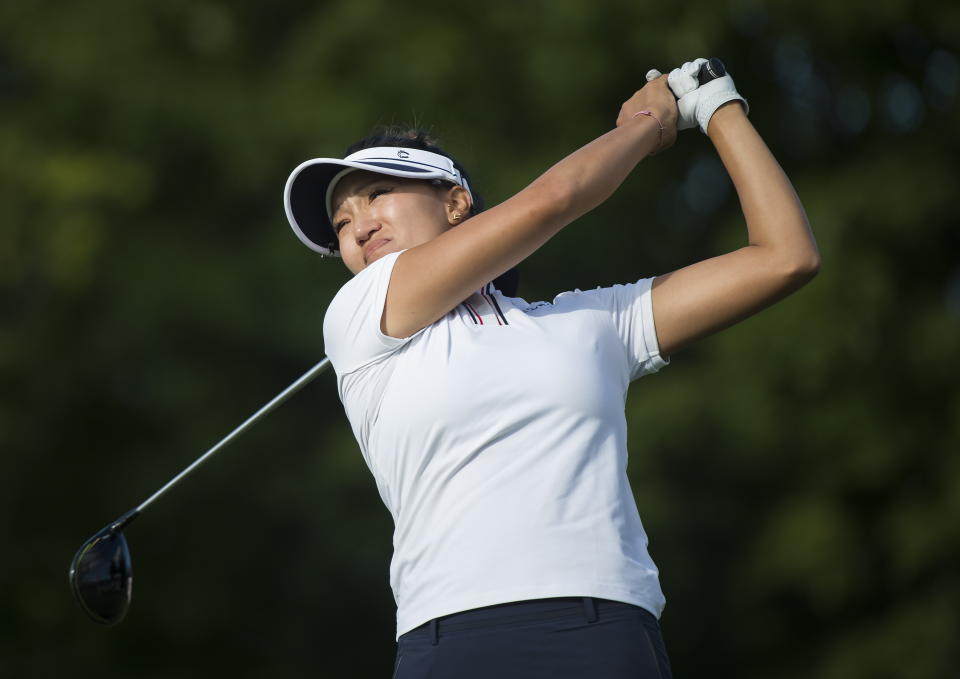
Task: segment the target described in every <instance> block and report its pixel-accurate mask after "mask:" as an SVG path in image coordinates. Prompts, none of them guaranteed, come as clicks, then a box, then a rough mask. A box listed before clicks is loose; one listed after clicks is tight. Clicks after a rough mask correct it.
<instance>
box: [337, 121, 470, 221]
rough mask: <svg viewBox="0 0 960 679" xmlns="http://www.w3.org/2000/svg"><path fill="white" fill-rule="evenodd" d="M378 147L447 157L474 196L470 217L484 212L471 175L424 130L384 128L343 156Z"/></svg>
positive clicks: (442, 182)
mask: <svg viewBox="0 0 960 679" xmlns="http://www.w3.org/2000/svg"><path fill="white" fill-rule="evenodd" d="M377 146H401V147H405V148H408V149H420V150H421V151H430V152H431V153H439V154H440V155H441V156H446V157H447V158H449V159H450V160H452V161H453V165H454V167H456V168H457V170H459V171H460V175H461V176H462V177H463V178H464V179H465V180H466V181H467V184H469V185H470V193H472V194H473V205H471V206H470V215H471V216H473V215H475V214H479V213H480V212H482V211H483V207H484V206H483V198H482V197H481V196H480V194H479V193H477V189H476V187H474V185H473V179H471V178H470V174H469V173H468V172H467V171H466V169H465V168H464V167H463V165H461V164H460V163H458V162H457V159H456V158H454V157H453V156H451V155H450V154H449V153H447V152H446V151H444V150H443V149H442V148H440V146H439V144H438V143H437V140H436V139H434V138H433V137H431V136H430V135H429V134H428V133H427V132H425V131H423V130H417V129H406V128H399V127H386V128H382V129H380V130H378V131H377V132H374V133H373V134H371V135H370V136H368V137H364V138H363V139H361V140H360V141H358V142H355V143H353V144H350V146H349V147H347V150H346V151H345V152H344V154H343V155H344V157H346V156H349V155H350V154H351V153H356V152H357V151H362V150H363V149H370V148H375V147H377ZM436 181H437V182H438V184H450V182H444V181H441V180H436Z"/></svg>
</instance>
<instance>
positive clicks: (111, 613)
mask: <svg viewBox="0 0 960 679" xmlns="http://www.w3.org/2000/svg"><path fill="white" fill-rule="evenodd" d="M329 365H330V359H329V358H324V359H323V360H322V361H320V362H319V363H317V364H316V365H315V366H313V367H312V368H310V370H308V371H307V372H305V373H304V374H303V375H301V376H300V377H299V378H298V379H297V380H296V381H295V382H294V383H293V384H291V385H290V386H289V387H287V388H286V389H284V390H283V391H282V392H280V393H279V394H277V395H276V396H275V397H274V398H273V400H272V401H270V402H269V403H267V404H266V405H265V406H263V407H262V408H260V410H258V411H257V412H255V413H254V414H253V415H251V416H250V417H249V418H247V420H246V421H245V422H244V423H243V424H241V425H240V426H239V427H237V428H236V429H234V430H233V431H232V432H230V433H229V434H227V435H226V436H225V437H224V438H223V439H221V441H220V442H219V443H217V444H216V445H215V446H213V447H212V448H211V449H210V450H208V451H207V452H205V453H204V454H203V455H201V456H200V457H198V458H197V459H196V460H194V461H193V463H192V464H191V465H190V466H188V467H187V468H186V469H184V470H183V471H182V472H180V473H179V474H177V475H176V476H175V477H173V478H172V479H171V480H170V481H169V482H168V483H167V484H166V485H165V486H163V488H161V489H160V490H158V491H157V492H156V493H154V494H153V495H151V496H150V497H149V498H147V499H146V500H144V501H143V502H142V503H141V504H140V505H139V506H137V507H136V508H134V509H131V510H130V511H129V512H127V513H126V514H124V515H123V516H121V517H120V518H119V519H117V520H116V521H113V522H111V523H109V524H107V525H106V526H104V527H103V528H102V529H100V531H98V532H97V533H96V534H95V535H94V536H93V537H91V538H90V539H89V540H87V541H86V542H84V543H83V545H82V546H81V547H80V549H78V550H77V553H76V554H75V555H74V557H73V561H72V562H71V564H70V588H71V589H72V590H73V594H74V596H75V597H76V599H77V602H78V603H79V604H80V608H82V609H83V611H84V612H85V613H86V614H87V615H88V616H89V617H90V619H91V620H93V621H94V622H98V623H100V624H103V625H113V624H115V623H118V622H120V621H121V620H122V619H123V616H124V615H126V613H127V609H128V608H129V607H130V597H131V595H132V593H133V571H132V566H131V563H130V549H129V548H128V547H127V540H126V538H125V537H124V536H123V529H124V528H125V527H126V526H128V525H129V524H130V522H132V521H133V520H134V519H135V518H137V517H138V516H139V515H140V514H141V513H142V512H143V510H144V509H146V508H147V507H148V506H150V505H151V504H152V503H153V502H155V501H156V500H158V499H159V498H160V496H162V495H163V494H164V493H166V492H167V491H168V490H170V489H171V488H172V487H173V486H175V485H176V484H177V483H179V482H180V480H181V479H183V478H184V477H186V476H187V475H188V474H190V473H191V472H193V471H194V470H195V469H196V468H197V467H199V466H200V465H201V464H203V463H204V462H205V461H206V460H207V459H209V458H210V457H211V456H212V455H213V454H214V453H216V452H217V451H218V450H220V449H221V448H223V447H224V446H225V445H227V444H228V443H230V441H232V440H233V439H235V438H236V437H238V436H239V435H240V434H242V433H243V432H244V431H246V430H247V428H248V427H250V426H251V425H253V423H255V422H257V421H258V420H260V418H262V417H263V416H264V415H266V414H267V413H269V412H271V411H272V410H273V409H274V408H276V407H277V406H279V405H280V404H281V403H283V402H284V401H286V400H287V399H288V398H290V397H291V396H293V394H295V393H296V392H298V391H299V390H300V389H301V388H302V387H304V386H305V385H307V384H308V383H309V382H311V381H312V380H313V378H315V377H316V376H317V375H319V374H320V373H321V372H323V371H324V369H326V368H327V367H328V366H329Z"/></svg>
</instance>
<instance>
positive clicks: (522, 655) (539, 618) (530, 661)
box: [393, 597, 671, 679]
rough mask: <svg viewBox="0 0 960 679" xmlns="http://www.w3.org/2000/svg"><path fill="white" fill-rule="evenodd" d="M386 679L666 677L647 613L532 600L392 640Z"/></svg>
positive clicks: (663, 654)
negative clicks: (392, 663) (391, 663)
mask: <svg viewBox="0 0 960 679" xmlns="http://www.w3.org/2000/svg"><path fill="white" fill-rule="evenodd" d="M393 676H394V679H481V678H482V679H514V678H517V679H520V678H521V677H522V678H523V679H540V678H541V677H542V678H543V679H567V678H569V679H574V678H576V679H628V678H629V679H670V677H671V674H670V661H669V659H668V658H667V651H666V649H665V648H664V644H663V637H662V635H661V634H660V625H659V623H658V622H657V619H656V617H654V615H653V614H651V613H650V612H649V611H646V610H644V609H643V608H640V607H639V606H633V605H631V604H625V603H620V602H618V601H608V600H606V599H594V598H589V597H588V598H578V597H577V598H573V597H571V598H560V599H534V600H530V601H519V602H516V603H509V604H500V605H497V606H488V607H486V608H477V609H474V610H470V611H464V612H462V613H455V614H453V615H448V616H444V617H442V618H438V619H436V620H431V621H430V622H428V623H425V624H423V625H421V626H420V627H417V628H416V629H413V630H411V631H409V632H407V633H406V634H404V635H403V636H401V637H400V639H399V640H398V642H397V659H396V664H395V668H394V672H393Z"/></svg>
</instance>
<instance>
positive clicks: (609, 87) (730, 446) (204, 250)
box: [0, 0, 960, 679]
mask: <svg viewBox="0 0 960 679" xmlns="http://www.w3.org/2000/svg"><path fill="white" fill-rule="evenodd" d="M699 55H717V56H720V57H722V58H723V59H724V60H725V61H726V63H727V65H728V67H729V68H730V70H731V72H732V73H733V74H734V76H735V78H736V81H737V84H738V86H739V88H740V90H741V91H742V92H743V93H744V94H745V95H746V96H747V98H748V99H749V100H750V103H751V107H752V111H751V118H752V120H753V122H754V124H755V125H756V127H757V128H758V129H759V130H760V131H761V133H762V134H763V135H764V137H765V138H766V140H767V141H768V144H769V145H770V146H771V148H772V149H773V150H774V152H775V154H776V155H777V156H778V158H779V159H780V160H781V163H782V164H783V165H784V167H785V169H786V170H787V172H788V174H789V175H790V176H791V178H792V179H793V180H794V183H795V185H796V186H797V189H798V192H799V194H800V196H801V198H802V199H803V201H804V204H805V206H806V208H807V210H808V213H809V215H810V220H811V222H812V224H813V226H814V230H815V232H816V234H817V238H818V240H819V243H820V246H821V249H822V253H823V262H824V264H823V270H822V273H821V274H820V276H819V277H818V278H817V279H816V280H815V281H814V283H812V284H811V285H810V286H809V287H807V288H805V289H804V290H802V291H801V292H800V293H798V294H796V295H795V296H793V297H791V298H790V299H788V300H786V301H784V302H783V303H781V304H779V305H777V306H776V307H774V308H772V309H771V310H769V311H767V312H765V313H763V314H761V315H760V316H758V317H756V318H754V319H751V320H749V321H747V322H745V323H743V324H741V325H739V326H737V327H736V328H733V329H731V330H729V331H726V332H724V333H722V334H720V335H718V336H717V337H715V338H712V339H709V340H706V341H703V342H701V343H700V344H699V345H698V346H696V347H694V348H692V349H690V350H688V351H687V352H685V353H683V354H681V355H679V356H676V357H675V358H674V361H673V365H672V366H671V367H670V368H668V369H667V370H665V371H664V372H663V373H661V374H660V375H657V376H655V377H650V378H647V379H644V380H641V381H640V382H638V383H636V384H635V385H634V386H633V388H632V392H631V398H630V400H629V402H628V404H627V412H628V417H629V418H630V431H631V441H630V444H631V467H630V474H631V477H632V480H633V483H634V489H635V492H636V496H637V501H638V504H639V506H640V510H641V515H642V516H643V517H644V521H645V524H646V527H647V530H648V532H649V533H650V536H651V550H652V553H653V556H654V558H655V559H656V560H657V562H658V564H659V565H660V566H661V569H662V580H663V586H664V589H665V591H666V594H667V599H668V605H667V609H666V612H665V614H664V617H663V621H662V622H663V627H664V632H665V636H666V640H667V645H668V649H669V651H670V653H671V656H672V660H673V664H674V669H675V673H676V675H677V676H678V677H684V676H737V677H742V678H747V677H770V676H778V677H811V676H816V677H824V678H833V677H836V678H843V679H856V678H860V677H862V678H883V677H891V678H894V677H910V678H911V679H923V678H927V677H930V678H935V677H936V678H939V677H955V676H957V672H958V671H960V670H958V668H960V651H958V649H960V645H958V643H957V640H958V639H960V569H958V568H957V564H958V563H960V456H958V453H960V386H958V385H960V232H958V229H957V225H958V221H960V220H958V208H957V201H956V197H955V194H956V190H957V189H956V187H957V186H960V166H958V163H957V158H958V152H960V115H958V109H960V93H958V88H960V56H958V55H960V4H957V3H956V2H952V1H951V0H929V1H927V2H924V3H920V4H915V3H911V2H907V1H906V0H884V1H883V2H872V3H864V2H854V3H842V2H813V3H811V2H799V1H797V0H780V1H778V2H771V3H762V2H759V0H736V1H735V2H729V3H717V2H706V1H704V0H692V1H691V2H687V3H683V4H682V5H674V6H670V7H666V8H665V7H664V6H663V5H656V6H654V5H652V4H650V3H637V2H585V1H577V0H551V1H550V2H546V1H545V0H537V1H529V2H496V1H495V2H490V3H460V4H450V3H440V2H428V1H414V2H408V3H391V2H386V1H384V0H329V1H326V2H320V3H305V2H293V1H291V0H278V1H277V2H273V3H263V2H252V1H251V0H246V1H238V2H233V3H216V2H188V1H186V0H165V1H164V2H159V1H157V0H145V1H143V2H136V3H131V2H120V1H119V0H99V1H98V2H92V1H90V0H75V1H73V2H69V3H67V2H60V3H52V2H41V1H40V0H11V1H10V2H6V3H3V4H0V294H2V306H0V310H2V311H0V313H2V318H3V322H2V323H0V380H2V387H3V388H2V392H0V446H2V447H0V478H2V479H3V480H4V492H3V493H2V494H0V510H2V516H3V517H4V519H5V521H6V525H5V526H4V533H5V534H6V535H7V542H6V547H5V549H4V551H3V559H2V560H0V675H2V676H4V677H61V676H72V677H147V678H149V677H157V678H160V677H170V678H173V677H178V678H179V677H200V676H210V675H213V676H233V677H261V676H270V677H276V676H303V675H306V674H308V673H315V671H316V668H318V667H320V668H322V670H321V672H322V673H323V674H325V675H329V676H357V677H365V676H370V677H376V676H381V677H382V676H387V673H388V672H389V671H390V668H391V666H392V658H393V643H392V642H393V630H394V621H393V601H392V597H391V595H390V591H389V587H388V582H387V566H388V561H389V557H390V549H391V523H390V518H389V515H388V513H387V512H386V510H385V509H384V508H383V507H382V505H381V504H380V500H379V497H378V496H377V493H376V489H375V487H374V484H373V483H372V481H371V480H370V478H369V476H368V473H367V471H366V468H365V467H364V465H363V462H362V459H361V457H360V456H359V455H358V454H357V452H358V451H357V449H356V444H355V443H354V441H353V439H352V437H351V434H350V431H349V428H348V426H347V423H346V421H345V418H344V417H343V413H342V409H341V407H340V405H339V402H338V400H337V396H336V390H335V387H334V380H333V377H332V375H326V376H323V377H321V378H320V379H319V380H318V382H317V383H316V384H314V385H312V386H311V387H310V388H309V389H307V390H305V391H304V392H302V393H301V394H300V395H298V396H297V397H296V398H295V399H294V400H292V401H291V402H290V403H289V404H287V405H285V406H284V407H283V408H282V409H281V410H279V411H278V412H276V413H275V414H273V415H271V416H270V418H268V419H267V420H265V421H264V422H263V423H261V424H259V425H258V426H257V428H256V429H255V430H253V431H252V432H251V433H249V434H246V435H244V437H243V439H242V440H240V441H238V442H237V443H235V444H234V445H233V446H232V450H230V451H229V452H226V453H223V454H222V455H221V458H220V459H218V460H217V461H216V462H215V463H213V464H212V465H211V466H210V467H207V468H205V469H203V470H202V471H200V472H198V473H197V474H196V475H195V476H194V477H192V478H191V480H190V481H189V483H185V484H184V485H183V486H181V487H179V488H177V490H176V491H174V492H173V493H172V494H171V495H170V496H168V498H167V499H164V501H163V502H161V503H158V504H157V505H156V506H155V507H154V508H151V510H150V512H149V515H148V516H146V517H145V518H142V519H140V520H139V521H138V522H137V523H136V524H135V525H133V526H131V528H130V529H129V530H128V531H127V535H128V539H129V540H130V543H131V549H132V553H133V559H134V565H135V572H136V578H135V582H136V588H135V589H136V592H135V596H134V605H133V607H132V609H131V612H130V614H129V616H128V618H127V620H125V621H124V622H123V624H121V625H120V626H118V627H115V628H108V629H104V628H99V627H96V626H94V625H92V624H91V623H89V622H87V621H86V620H85V619H84V618H83V617H82V615H81V613H80V611H79V610H78V609H77V608H76V607H75V606H74V604H73V602H72V601H71V599H70V594H69V591H68V588H67V586H66V585H67V583H66V570H67V566H68V564H69V560H70V557H71V556H72V554H73V551H74V550H75V549H76V548H77V547H79V545H80V543H81V542H82V541H83V539H85V538H86V537H87V536H88V535H90V534H92V533H93V532H94V531H95V530H96V529H98V528H99V527H100V526H101V525H103V524H105V523H107V522H108V521H110V520H112V519H113V518H115V517H117V516H119V515H120V514H121V513H122V512H123V511H125V510H126V509H128V508H130V507H132V506H135V505H136V503H138V502H140V501H142V500H143V499H144V498H146V497H147V496H148V495H149V494H151V493H152V492H153V491H154V490H156V489H157V488H159V487H160V485H162V484H163V483H164V482H165V481H166V480H167V479H168V478H170V477H172V476H173V475H174V474H175V473H176V472H177V471H178V470H179V469H181V468H182V467H183V466H185V465H186V464H188V463H189V462H190V461H192V460H193V459H194V458H195V457H197V456H198V455H199V454H200V453H202V452H203V450H204V449H206V447H207V446H208V445H211V444H212V443H214V442H215V441H217V440H218V439H219V438H220V437H221V436H222V435H224V434H225V433H226V432H228V431H229V430H230V429H232V428H233V427H234V426H235V425H236V424H237V423H239V422H240V421H242V420H243V419H244V418H245V417H246V416H247V415H248V414H249V413H251V412H253V411H254V410H255V409H256V408H258V407H259V406H260V405H261V404H262V403H264V402H266V401H267V400H268V399H269V398H270V397H272V395H273V394H275V393H277V392H279V391H280V390H281V389H282V388H283V387H285V386H286V385H287V384H288V383H290V382H291V381H293V379H295V378H296V376H297V375H299V374H300V373H301V372H302V371H304V370H306V369H307V368H308V367H309V366H310V365H312V364H313V363H314V362H315V361H316V360H318V359H319V357H320V356H321V355H322V353H323V347H322V339H321V331H320V321H321V318H322V315H323V312H324V309H325V307H326V304H327V302H328V301H329V300H330V299H331V298H332V296H333V295H334V293H335V292H336V290H337V288H338V287H339V286H340V285H341V284H342V283H343V282H344V281H345V280H346V279H347V273H346V271H345V269H343V267H342V266H340V265H339V264H338V263H337V262H332V261H320V260H318V259H317V258H316V256H315V255H313V254H312V253H310V252H309V251H307V250H306V249H305V248H303V247H302V246H300V245H299V244H298V243H297V241H296V240H295V239H294V238H293V237H292V235H291V233H290V232H289V228H288V227H287V225H286V222H285V219H284V216H283V210H282V206H281V201H280V196H281V189H282V186H283V182H284V181H285V179H286V175H287V173H288V172H289V170H290V169H292V168H293V167H294V165H296V164H297V163H298V162H300V161H302V160H304V159H306V158H309V157H313V156H324V155H338V154H339V153H340V152H341V151H342V150H343V148H344V147H346V146H347V145H348V144H349V143H350V142H352V141H354V140H355V139H356V138H359V137H361V136H363V135H365V134H366V133H367V132H368V131H369V130H370V128H371V127H373V126H374V125H376V124H384V123H405V124H406V123H415V124H417V125H420V126H426V127H430V128H432V129H433V130H434V131H435V132H436V133H437V134H439V135H440V136H441V138H442V140H443V141H444V142H445V145H446V147H447V148H448V149H449V150H450V151H452V152H453V153H454V154H456V155H457V156H458V157H459V158H460V159H461V161H462V162H464V163H465V164H466V165H467V167H469V168H470V170H471V173H472V174H473V176H474V178H475V184H476V186H477V187H478V188H479V189H480V190H481V192H482V193H483V194H484V195H485V196H486V198H487V201H488V204H492V203H496V202H498V201H500V200H503V199H504V198H506V197H507V196H509V195H511V193H512V192H515V191H516V190H518V189H519V188H521V187H522V186H524V185H525V183H526V182H528V181H530V180H531V179H533V178H534V177H535V176H537V174H538V173H540V172H541V171H543V170H544V169H545V168H547V167H549V165H550V164H552V163H553V162H555V161H556V160H558V159H559V158H561V157H562V156H563V155H565V154H566V153H568V152H569V151H571V150H573V149H575V148H576V147H578V146H579V145H581V144H583V143H585V142H587V141H589V140H590V139H592V138H594V137H596V136H598V135H600V134H602V133H603V132H604V131H606V130H607V129H609V128H610V127H611V126H612V124H613V121H614V119H615V118H616V114H617V110H618V107H619V105H620V103H621V102H622V101H623V100H624V99H626V98H627V97H628V96H629V95H630V94H631V93H632V91H634V90H635V89H637V88H638V87H640V86H641V85H642V78H643V74H644V73H645V72H646V70H647V69H648V68H650V67H653V66H656V67H660V68H661V69H666V68H669V67H671V66H673V65H677V64H678V63H679V62H681V61H685V60H688V59H690V58H692V57H694V56H699ZM743 241H744V229H743V225H742V218H741V216H740V215H739V212H738V209H737V204H736V197H735V195H733V192H732V190H731V186H730V183H729V181H728V180H727V179H726V178H725V175H724V173H723V170H722V167H721V166H720V165H719V163H718V162H717V160H716V158H715V155H714V154H713V153H712V150H711V148H710V146H709V143H708V142H707V140H706V139H705V138H703V136H702V135H699V134H698V133H696V132H688V133H684V134H683V135H682V138H681V139H680V140H679V143H678V144H677V146H676V147H675V148H674V149H673V150H671V151H670V152H669V153H667V154H664V155H662V156H659V157H657V158H655V159H651V160H650V161H646V162H644V163H642V164H641V165H640V167H639V168H638V169H637V171H636V172H635V173H634V175H633V176H632V177H631V178H630V179H628V181H627V182H626V184H625V185H624V186H623V188H622V189H621V190H620V191H619V192H618V193H617V194H616V195H615V196H614V197H613V198H612V199H611V200H609V201H608V202H607V203H606V204H605V205H603V206H602V207H600V208H599V209H597V210H596V211H595V212H594V213H592V214H591V215H588V216H587V217H585V218H584V219H583V220H581V221H580V222H579V223H577V224H575V225H573V226H571V227H570V228H569V229H567V230H566V231H564V232H563V233H562V234H560V235H559V236H558V237H557V238H555V239H554V240H553V241H552V242H551V243H550V244H548V245H547V246H546V247H544V248H543V250H542V251H541V252H539V253H538V254H537V255H535V256H534V257H533V258H531V259H530V260H528V261H527V262H526V263H525V264H524V265H523V278H524V280H523V282H522V285H521V294H522V295H523V296H525V297H526V298H527V299H543V298H547V299H549V298H550V297H552V295H553V294H555V293H556V292H558V291H560V290H564V289H569V288H572V287H578V286H579V287H592V286H595V285H597V284H611V283H614V282H622V281H626V280H633V279H636V278H638V277H640V276H642V275H653V274H657V273H662V272H665V271H669V270H671V269H673V268H676V267H678V266H682V265H684V264H686V263H689V262H691V261H694V260H696V259H699V258H703V257H707V256H711V255H713V254H716V253H719V252H722V251H725V250H728V249H730V248H735V247H739V246H740V245H741V244H742V243H743Z"/></svg>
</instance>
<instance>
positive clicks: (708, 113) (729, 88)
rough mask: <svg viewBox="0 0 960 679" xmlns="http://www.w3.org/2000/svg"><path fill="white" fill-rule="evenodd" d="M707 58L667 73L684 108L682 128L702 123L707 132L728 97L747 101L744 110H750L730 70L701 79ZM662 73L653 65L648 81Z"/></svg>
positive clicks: (671, 85) (681, 110) (679, 107)
mask: <svg viewBox="0 0 960 679" xmlns="http://www.w3.org/2000/svg"><path fill="white" fill-rule="evenodd" d="M706 62H707V60H706V59H695V60H693V61H688V62H686V63H685V64H684V65H683V66H681V67H680V68H675V69H673V70H672V71H671V72H670V75H668V76H667V84H668V85H670V89H671V90H672V91H673V94H674V96H675V97H677V109H678V110H679V112H680V117H679V118H678V120H677V129H678V130H686V129H689V128H691V127H697V126H699V127H700V130H701V131H702V132H703V133H704V134H706V133H707V126H708V125H709V124H710V118H711V117H712V116H713V114H714V112H715V111H716V110H717V109H718V108H720V107H721V106H722V105H723V104H726V103H727V102H728V101H734V100H737V101H740V102H742V103H743V109H744V111H746V112H749V111H750V106H749V105H748V104H747V100H746V99H744V98H743V96H741V95H740V93H739V92H737V87H736V85H734V84H733V78H731V77H730V74H729V73H727V75H725V76H723V77H722V78H715V79H713V80H710V81H708V82H706V83H704V84H703V85H700V84H699V83H698V81H697V73H698V72H699V71H700V66H702V65H703V64H705V63H706ZM661 75H662V73H660V71H658V70H656V69H651V70H650V71H648V72H647V82H650V81H651V80H656V79H657V78H659V77H660V76H661Z"/></svg>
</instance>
